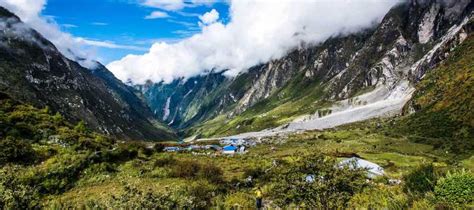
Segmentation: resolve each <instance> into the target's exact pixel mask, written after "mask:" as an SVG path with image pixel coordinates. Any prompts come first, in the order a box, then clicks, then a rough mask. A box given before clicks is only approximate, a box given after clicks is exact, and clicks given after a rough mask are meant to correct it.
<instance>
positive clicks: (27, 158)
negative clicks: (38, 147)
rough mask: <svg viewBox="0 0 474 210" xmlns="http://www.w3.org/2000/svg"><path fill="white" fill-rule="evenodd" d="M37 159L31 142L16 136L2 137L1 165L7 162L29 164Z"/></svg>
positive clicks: (0, 146) (0, 142)
mask: <svg viewBox="0 0 474 210" xmlns="http://www.w3.org/2000/svg"><path fill="white" fill-rule="evenodd" d="M35 159H36V153H35V151H34V150H33V149H32V148H31V144H30V143H27V142H25V141H23V140H17V139H15V138H14V137H11V136H9V137H7V138H6V139H0V165H3V164H6V163H21V164H28V163H31V162H33V161H34V160H35Z"/></svg>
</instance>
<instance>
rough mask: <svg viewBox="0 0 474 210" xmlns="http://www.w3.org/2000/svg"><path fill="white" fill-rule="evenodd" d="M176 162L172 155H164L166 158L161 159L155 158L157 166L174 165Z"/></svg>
mask: <svg viewBox="0 0 474 210" xmlns="http://www.w3.org/2000/svg"><path fill="white" fill-rule="evenodd" d="M174 163H176V159H174V158H172V157H170V156H167V157H164V158H160V159H157V160H155V162H154V164H153V165H154V166H155V167H164V166H170V165H173V164H174Z"/></svg>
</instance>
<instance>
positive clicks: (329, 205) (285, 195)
mask: <svg viewBox="0 0 474 210" xmlns="http://www.w3.org/2000/svg"><path fill="white" fill-rule="evenodd" d="M336 165H337V164H336V161H335V160H334V159H331V158H328V157H325V156H322V155H310V156H304V157H301V159H299V160H297V161H296V162H294V163H293V164H291V165H290V166H285V167H282V168H279V169H278V170H279V171H278V172H277V175H276V177H275V180H274V181H275V183H276V184H275V185H274V186H273V188H272V191H271V194H272V197H273V198H274V200H275V202H277V203H278V205H280V206H287V205H290V204H294V205H297V206H302V205H305V206H306V207H309V208H315V209H337V208H344V207H346V206H347V204H348V202H349V200H350V198H351V197H352V195H354V194H355V193H357V192H359V191H361V190H362V189H363V188H364V187H365V186H366V182H365V176H366V172H365V171H364V170H361V169H356V170H351V169H349V168H348V167H335V166H336ZM308 176H310V177H311V178H309V180H308Z"/></svg>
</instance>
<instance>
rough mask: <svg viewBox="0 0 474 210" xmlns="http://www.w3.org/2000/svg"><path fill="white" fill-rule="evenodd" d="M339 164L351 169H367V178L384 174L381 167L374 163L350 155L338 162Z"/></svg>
mask: <svg viewBox="0 0 474 210" xmlns="http://www.w3.org/2000/svg"><path fill="white" fill-rule="evenodd" d="M339 165H340V166H348V167H349V168H352V169H359V168H363V169H366V170H367V177H369V178H371V179H372V178H375V177H377V176H383V175H384V174H385V172H384V170H383V168H382V167H381V166H379V165H377V164H376V163H372V162H370V161H367V160H364V159H361V158H358V157H352V158H348V159H345V160H343V161H341V162H340V163H339Z"/></svg>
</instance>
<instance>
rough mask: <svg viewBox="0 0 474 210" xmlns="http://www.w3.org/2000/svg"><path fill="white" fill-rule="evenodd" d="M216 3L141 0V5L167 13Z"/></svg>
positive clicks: (185, 0) (201, 0)
mask: <svg viewBox="0 0 474 210" xmlns="http://www.w3.org/2000/svg"><path fill="white" fill-rule="evenodd" d="M216 1H217V0H191V1H189V0H141V4H142V5H144V6H147V7H153V8H158V9H162V10H166V11H179V10H182V9H184V8H186V7H196V6H201V5H212V4H214V3H215V2H216Z"/></svg>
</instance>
